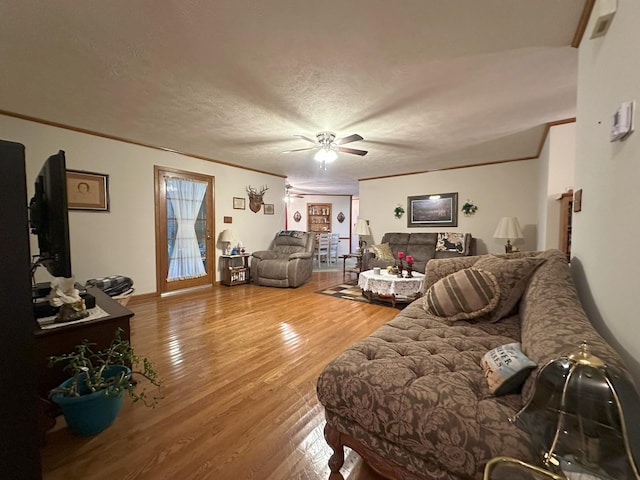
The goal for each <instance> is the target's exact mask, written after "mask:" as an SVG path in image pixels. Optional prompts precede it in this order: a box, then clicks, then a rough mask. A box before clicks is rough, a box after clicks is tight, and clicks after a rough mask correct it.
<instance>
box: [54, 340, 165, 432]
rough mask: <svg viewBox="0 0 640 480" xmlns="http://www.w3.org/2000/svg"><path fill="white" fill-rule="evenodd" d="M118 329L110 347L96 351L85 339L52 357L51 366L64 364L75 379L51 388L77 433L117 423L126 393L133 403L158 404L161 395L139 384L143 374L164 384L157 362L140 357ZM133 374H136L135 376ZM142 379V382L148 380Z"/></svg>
mask: <svg viewBox="0 0 640 480" xmlns="http://www.w3.org/2000/svg"><path fill="white" fill-rule="evenodd" d="M121 333H122V329H121V328H118V329H117V330H116V332H115V335H114V338H113V340H112V342H111V345H109V347H108V348H106V349H104V350H100V351H94V350H93V348H92V347H95V344H91V343H89V342H88V341H87V340H83V341H82V343H80V344H79V345H76V347H75V349H74V351H73V352H71V353H66V354H63V355H57V356H53V357H49V366H53V365H59V364H62V365H63V366H64V370H66V371H68V372H69V373H70V374H71V378H69V379H68V380H66V381H64V382H63V383H62V384H60V386H58V387H56V388H54V389H53V390H51V392H50V394H49V397H50V398H51V401H52V402H53V403H55V404H56V405H58V406H59V407H60V409H61V410H62V414H63V415H64V418H65V420H66V421H67V425H68V426H69V429H71V431H72V432H73V433H75V434H77V435H81V436H88V435H95V434H97V433H99V432H101V431H102V430H104V429H105V428H107V427H108V426H109V425H111V424H112V423H113V421H114V420H115V418H116V416H117V415H118V412H119V411H120V408H121V407H122V401H123V398H124V394H125V392H127V394H128V395H129V397H130V398H131V399H132V400H133V402H137V401H140V400H141V401H142V402H143V403H144V404H145V405H147V406H150V407H155V406H156V404H157V402H158V400H159V399H161V398H162V397H161V396H152V397H149V396H148V395H147V392H146V387H144V386H143V385H141V383H139V382H138V381H137V380H138V377H143V378H144V379H146V380H147V381H148V382H150V383H151V384H152V385H155V386H157V387H160V386H161V383H162V382H161V380H160V379H159V378H158V373H157V372H156V370H155V368H154V366H153V364H152V363H151V361H149V359H148V358H146V357H144V358H142V359H140V357H138V356H137V355H136V354H135V352H134V350H133V347H132V346H131V344H130V343H129V341H128V340H122V338H121V337H120V335H121ZM132 375H135V377H134V378H132ZM143 378H140V381H141V382H144V380H143Z"/></svg>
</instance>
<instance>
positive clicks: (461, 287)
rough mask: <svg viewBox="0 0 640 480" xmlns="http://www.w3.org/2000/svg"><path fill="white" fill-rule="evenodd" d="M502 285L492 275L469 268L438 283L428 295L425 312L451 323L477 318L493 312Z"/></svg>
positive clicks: (431, 288) (426, 295)
mask: <svg viewBox="0 0 640 480" xmlns="http://www.w3.org/2000/svg"><path fill="white" fill-rule="evenodd" d="M499 300H500V286H499V285H498V281H497V280H496V277H495V276H494V275H493V273H491V272H487V271H483V270H478V269H477V268H465V269H463V270H458V271H457V272H455V273H452V274H451V275H447V276H446V277H444V278H441V279H440V280H438V281H437V282H436V283H434V284H433V285H432V286H431V287H429V289H428V290H427V293H426V294H425V296H424V309H425V310H426V311H427V312H428V313H431V314H432V315H436V316H438V317H444V318H446V319H448V320H460V319H463V318H464V319H469V318H476V317H480V316H482V315H485V314H487V313H489V312H491V311H492V310H493V309H494V308H495V307H496V305H498V301H499Z"/></svg>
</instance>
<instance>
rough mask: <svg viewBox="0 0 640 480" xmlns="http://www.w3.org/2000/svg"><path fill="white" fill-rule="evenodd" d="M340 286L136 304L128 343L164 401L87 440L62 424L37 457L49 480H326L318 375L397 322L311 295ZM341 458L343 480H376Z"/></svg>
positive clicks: (331, 277)
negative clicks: (142, 358)
mask: <svg viewBox="0 0 640 480" xmlns="http://www.w3.org/2000/svg"><path fill="white" fill-rule="evenodd" d="M347 276H348V277H350V278H353V277H354V276H353V275H352V274H347ZM342 281H343V277H342V272H314V273H313V278H312V280H311V281H310V282H309V283H307V284H305V285H303V286H301V287H299V288H297V289H280V288H268V287H259V286H254V285H240V286H235V287H225V286H216V287H215V288H213V289H208V290H203V291H200V292H197V293H189V294H184V295H175V296H170V297H165V298H157V299H147V300H136V299H135V297H134V298H133V299H132V300H131V302H130V303H129V305H128V308H130V309H131V310H132V311H133V312H135V316H134V317H133V319H132V323H131V325H132V326H131V335H132V344H133V345H134V347H135V348H136V351H137V352H138V353H139V354H141V355H148V356H149V357H150V358H151V360H153V361H154V363H155V365H156V367H157V369H158V371H159V372H160V374H161V377H162V379H163V380H164V385H165V386H164V397H165V398H164V399H163V400H161V401H160V403H159V405H158V406H157V407H156V408H155V409H151V408H147V407H145V406H144V405H142V404H139V403H138V404H132V403H131V402H129V401H127V400H126V399H125V404H124V406H123V409H122V411H121V412H120V415H119V416H118V418H117V419H116V421H115V423H114V424H113V425H112V426H111V427H109V428H108V429H107V430H105V431H103V432H102V433H100V434H98V435H96V436H94V437H89V438H80V437H74V436H73V435H71V434H70V433H69V431H68V429H67V428H66V426H65V425H64V420H63V418H62V417H58V424H57V425H56V427H55V428H54V429H53V430H51V431H50V432H48V434H47V437H46V445H45V446H44V447H43V449H42V465H43V478H44V479H46V480H57V479H65V480H69V479H74V480H75V479H109V480H112V479H115V478H118V479H154V480H155V479H180V480H182V479H216V480H218V479H219V480H226V479H230V480H242V479H258V480H284V479H300V480H326V479H328V477H329V468H328V466H327V461H328V459H329V457H330V455H331V449H330V448H329V447H328V446H327V444H326V443H325V441H324V437H323V433H322V432H323V428H324V415H323V410H322V408H321V406H320V403H319V402H318V400H317V397H316V392H315V385H316V379H317V377H318V374H319V373H320V370H321V369H322V368H323V367H324V365H326V364H327V363H328V362H329V361H330V360H331V359H332V358H333V357H335V356H336V355H337V354H339V353H340V352H341V351H342V350H344V349H345V348H346V347H348V346H349V345H350V344H352V343H354V342H356V341H357V340H359V339H361V338H363V337H365V336H367V335H368V334H369V333H371V332H372V331H373V330H375V329H376V328H377V327H378V326H380V325H381V324H382V323H384V322H386V321H388V320H390V319H392V318H393V317H394V316H395V315H396V314H397V312H398V311H397V310H395V309H392V308H388V307H381V306H376V305H368V304H365V303H360V302H350V301H348V300H340V299H334V298H331V297H327V296H324V295H319V294H315V293H313V292H314V291H316V290H319V289H322V288H326V287H329V286H332V285H335V284H338V283H341V282H342ZM346 454H347V455H346V460H345V466H344V467H343V469H342V473H343V475H344V476H345V478H346V479H348V480H379V479H380V477H379V476H377V475H376V474H375V473H374V472H372V471H371V470H370V469H369V468H368V467H367V466H366V465H363V464H362V462H361V460H360V458H359V456H358V455H357V454H356V453H354V452H351V451H349V450H348V449H346Z"/></svg>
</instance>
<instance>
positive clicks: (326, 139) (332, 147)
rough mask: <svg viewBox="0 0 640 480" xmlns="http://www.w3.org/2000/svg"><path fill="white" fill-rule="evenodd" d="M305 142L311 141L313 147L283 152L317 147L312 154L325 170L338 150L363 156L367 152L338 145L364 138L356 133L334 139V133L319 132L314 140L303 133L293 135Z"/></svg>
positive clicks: (288, 151) (335, 156) (334, 158)
mask: <svg viewBox="0 0 640 480" xmlns="http://www.w3.org/2000/svg"><path fill="white" fill-rule="evenodd" d="M295 136H296V137H299V138H301V139H303V140H306V141H307V142H311V143H313V144H314V146H313V147H308V148H297V149H295V150H286V151H285V152H283V153H291V152H300V151H303V150H314V149H318V152H317V153H316V154H315V155H314V156H313V158H314V159H315V160H316V161H318V162H320V169H321V170H326V169H327V163H331V162H333V161H335V160H336V159H337V158H338V152H342V153H351V154H354V155H360V156H364V155H366V154H367V153H368V152H367V151H366V150H358V149H356V148H346V147H341V146H340V145H344V144H345V143H351V142H357V141H359V140H364V138H363V137H362V136H360V135H358V134H357V133H354V134H353V135H349V136H348V137H343V138H340V139H337V140H336V134H335V133H333V132H328V131H326V132H320V133H318V134H316V140H315V141H314V140H312V139H311V138H309V137H307V136H305V135H295Z"/></svg>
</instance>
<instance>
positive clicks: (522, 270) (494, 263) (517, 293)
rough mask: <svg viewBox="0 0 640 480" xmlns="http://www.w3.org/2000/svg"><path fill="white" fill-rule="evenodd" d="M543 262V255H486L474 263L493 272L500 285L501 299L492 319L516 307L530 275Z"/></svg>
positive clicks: (496, 318) (476, 266)
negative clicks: (513, 256)
mask: <svg viewBox="0 0 640 480" xmlns="http://www.w3.org/2000/svg"><path fill="white" fill-rule="evenodd" d="M542 263H544V258H543V257H541V256H537V257H521V258H511V259H506V258H500V257H496V256H494V255H485V256H483V257H482V258H480V260H478V261H477V262H476V263H475V264H474V265H473V266H474V267H475V268H478V269H481V270H485V271H488V272H491V273H493V274H494V275H495V277H496V279H497V280H498V285H500V301H499V302H498V306H497V307H496V308H495V310H494V311H493V312H492V313H491V317H490V318H489V320H490V321H492V322H497V321H498V320H500V319H501V318H504V317H506V316H507V315H509V314H510V313H511V312H512V311H513V310H514V309H515V307H516V305H517V304H518V302H519V301H520V297H522V294H523V293H524V291H525V289H526V288H527V283H528V281H529V277H531V275H532V274H533V272H534V271H535V269H536V268H538V267H539V266H540V265H541V264H542Z"/></svg>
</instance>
